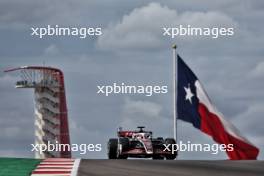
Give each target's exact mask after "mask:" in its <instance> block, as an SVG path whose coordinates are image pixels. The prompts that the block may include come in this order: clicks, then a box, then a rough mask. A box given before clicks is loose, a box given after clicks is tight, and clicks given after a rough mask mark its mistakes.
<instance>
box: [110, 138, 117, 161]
mask: <svg viewBox="0 0 264 176" xmlns="http://www.w3.org/2000/svg"><path fill="white" fill-rule="evenodd" d="M117 147H118V139H115V138H114V139H109V141H108V145H107V154H108V159H117Z"/></svg>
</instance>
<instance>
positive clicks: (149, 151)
mask: <svg viewBox="0 0 264 176" xmlns="http://www.w3.org/2000/svg"><path fill="white" fill-rule="evenodd" d="M144 128H145V127H143V126H139V127H138V130H135V131H123V130H122V128H121V127H120V128H119V129H118V131H117V136H118V138H111V139H109V141H108V145H107V146H108V147H107V150H108V158H109V159H127V158H128V157H134V158H152V159H154V160H155V159H159V160H162V159H165V158H166V159H167V160H174V159H175V158H176V157H177V152H174V153H172V152H171V151H168V150H165V145H167V144H176V142H175V140H174V139H173V138H166V139H163V138H162V137H158V138H153V137H152V132H151V131H145V130H144ZM170 147H172V145H170Z"/></svg>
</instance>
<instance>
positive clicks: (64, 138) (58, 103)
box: [5, 66, 71, 158]
mask: <svg viewBox="0 0 264 176" xmlns="http://www.w3.org/2000/svg"><path fill="white" fill-rule="evenodd" d="M12 71H17V72H20V77H21V80H19V81H17V82H16V86H15V87H16V88H33V89H34V95H35V98H34V99H35V105H34V106H35V110H34V112H35V144H46V145H47V144H48V143H50V144H65V145H64V146H66V147H65V150H64V151H45V152H42V153H40V152H37V151H36V153H35V157H36V158H71V151H70V148H69V144H70V135H69V126H68V113H67V104H66V96H65V87H64V77H63V72H62V71H61V70H59V69H57V68H52V67H42V66H24V67H18V68H14V69H9V70H6V71H5V72H12Z"/></svg>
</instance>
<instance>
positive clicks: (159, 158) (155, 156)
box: [152, 155, 164, 160]
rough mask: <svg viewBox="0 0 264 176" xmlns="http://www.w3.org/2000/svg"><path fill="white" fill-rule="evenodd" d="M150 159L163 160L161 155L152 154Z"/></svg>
mask: <svg viewBox="0 0 264 176" xmlns="http://www.w3.org/2000/svg"><path fill="white" fill-rule="evenodd" d="M152 159H153V160H163V159H164V157H163V156H161V155H153V156H152Z"/></svg>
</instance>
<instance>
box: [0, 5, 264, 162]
mask: <svg viewBox="0 0 264 176" xmlns="http://www.w3.org/2000/svg"><path fill="white" fill-rule="evenodd" d="M263 18H264V2H262V1H257V0H251V1H249V0H243V1H241V0H223V1H212V0H203V1H202V0H199V1H197V0H185V1H181V2H179V1H177V2H176V1H173V0H171V1H166V2H164V1H160V2H159V1H155V2H152V1H140V0H135V1H129V2H128V1H127V2H124V1H122V0H116V1H109V0H102V1H90V0H89V1H85V0H83V1H82V0H76V1H69V0H64V1H51V0H48V1H35V0H27V1H23V2H22V1H19V0H12V1H10V0H0V71H1V72H0V156H10V157H14V156H15V157H33V156H34V154H33V153H32V152H31V151H30V149H31V148H30V144H31V143H34V115H33V107H34V102H33V91H32V90H25V89H23V90H20V89H19V90H17V89H15V88H14V84H15V82H16V80H18V79H19V76H18V75H17V74H5V73H3V72H2V71H3V70H4V69H6V68H10V67H17V66H22V65H42V64H43V62H45V64H46V65H48V66H53V67H58V68H60V69H62V70H63V71H64V74H65V84H66V91H67V104H68V110H69V121H70V135H71V142H72V143H94V144H95V143H101V144H102V145H103V151H102V152H97V153H96V152H90V153H87V154H86V155H80V154H79V153H78V152H76V153H73V155H74V157H82V158H106V143H107V140H108V139H109V138H110V137H114V136H115V135H116V129H117V127H118V126H124V127H126V128H129V129H134V128H136V126H137V125H145V126H147V128H148V129H150V130H153V132H154V135H156V136H164V137H166V136H167V137H170V136H172V135H173V134H172V127H173V124H172V88H171V87H172V84H171V82H172V50H171V45H172V44H173V43H177V44H178V53H179V54H180V55H181V56H182V57H183V59H184V60H185V61H186V62H187V64H188V65H189V66H190V67H191V68H192V69H193V71H194V72H195V73H196V74H197V76H198V77H199V78H200V80H201V82H202V83H203V84H204V87H205V89H206V90H207V92H208V94H209V96H210V97H211V99H212V100H213V102H214V103H215V104H216V107H218V109H219V110H220V111H221V112H222V113H223V114H224V115H225V116H226V118H227V119H229V120H230V121H232V122H233V123H234V124H235V126H236V127H237V128H238V129H240V131H241V132H242V134H243V135H244V136H246V137H247V138H248V139H249V140H250V141H252V143H254V144H255V145H256V146H258V147H259V148H260V150H261V153H260V155H259V159H263V158H264V154H263V152H262V151H263V150H264V137H263V132H264V130H263V129H264V128H263V124H262V123H263V122H264V120H263V114H264V108H263V98H264V93H263V88H264V83H263V76H264V58H263V55H264V50H263V47H264V35H263V28H264V24H263V23H262V21H263ZM56 24H57V25H60V26H79V27H102V32H103V35H101V36H99V37H94V36H92V37H88V38H86V39H79V38H77V37H46V38H44V39H38V38H37V37H33V36H31V35H30V34H31V30H30V28H31V27H42V26H47V25H56ZM179 24H184V25H186V24H190V25H192V26H197V27H199V26H200V27H233V28H234V31H235V35H234V36H231V37H230V36H229V37H220V38H218V39H212V38H208V37H178V38H175V39H173V40H172V39H170V38H169V37H166V36H163V35H162V33H163V31H162V27H174V26H177V25H179ZM113 82H117V83H121V82H124V83H127V84H134V85H167V86H168V87H169V92H168V93H167V94H159V95H153V96H151V97H146V96H144V95H111V96H108V97H105V96H103V95H98V94H97V93H96V92H97V85H111V84H113ZM178 134H179V138H180V140H183V141H185V142H186V141H191V142H193V143H209V144H213V143H214V142H213V140H212V139H211V138H210V137H208V136H206V135H204V134H202V133H201V132H200V131H198V130H196V129H194V128H193V127H192V125H190V124H187V123H184V122H181V121H179V124H178ZM226 158H227V157H226V154H225V153H219V154H218V155H212V154H210V153H208V152H181V153H180V154H179V159H226Z"/></svg>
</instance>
